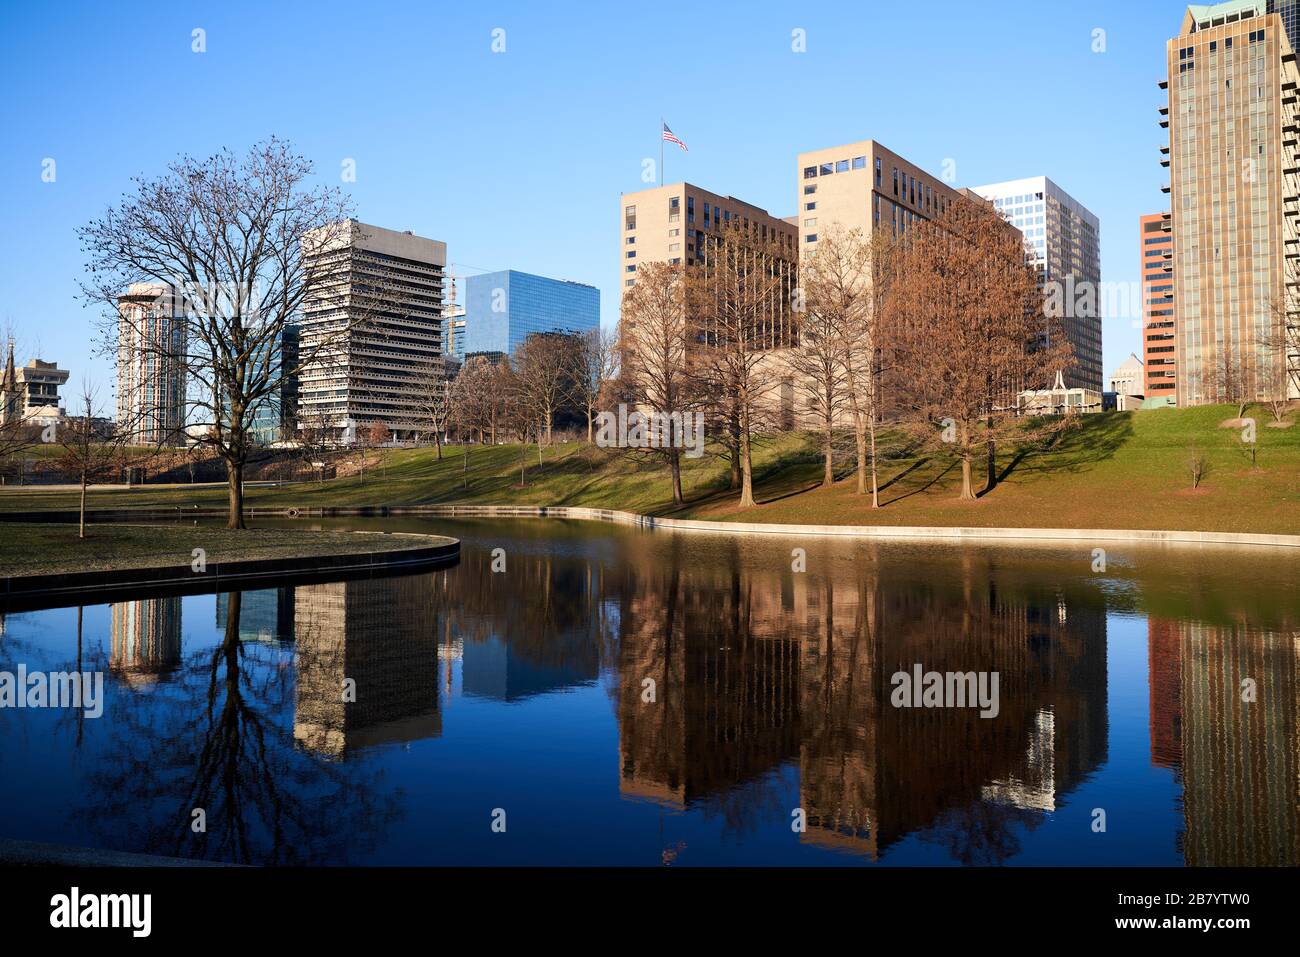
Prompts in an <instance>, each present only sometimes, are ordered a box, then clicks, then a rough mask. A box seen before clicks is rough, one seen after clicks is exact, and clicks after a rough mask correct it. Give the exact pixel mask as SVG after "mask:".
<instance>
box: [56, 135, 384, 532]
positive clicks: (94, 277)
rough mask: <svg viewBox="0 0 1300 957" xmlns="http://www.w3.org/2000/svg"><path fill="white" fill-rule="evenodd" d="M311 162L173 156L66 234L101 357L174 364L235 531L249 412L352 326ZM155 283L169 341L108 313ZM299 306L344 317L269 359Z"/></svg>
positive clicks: (335, 212) (339, 206) (340, 264)
mask: <svg viewBox="0 0 1300 957" xmlns="http://www.w3.org/2000/svg"><path fill="white" fill-rule="evenodd" d="M311 174H312V165H311V163H310V162H309V161H308V160H306V159H305V158H304V157H302V156H300V155H298V154H296V153H295V152H294V151H293V150H292V148H291V147H290V146H289V145H288V144H287V143H285V142H283V141H281V140H278V139H275V138H272V139H270V140H267V141H265V142H262V143H259V144H257V145H256V146H254V147H253V148H252V149H251V150H249V152H248V153H247V154H246V155H245V156H243V157H237V156H235V155H234V154H232V153H231V152H230V151H228V150H223V151H222V152H220V153H217V154H215V155H213V156H210V157H208V158H206V159H194V158H191V157H182V158H180V159H178V160H177V161H175V162H174V163H173V164H172V165H171V166H170V167H169V169H168V171H167V172H166V173H165V174H163V175H162V176H159V177H156V178H153V179H144V178H137V179H136V180H134V183H135V191H134V193H133V194H132V195H128V196H127V197H126V198H125V199H124V200H123V201H122V202H121V203H120V204H118V205H117V206H114V207H112V208H110V209H109V210H108V211H107V212H106V213H105V214H104V215H103V216H102V217H101V218H99V219H96V220H93V221H92V222H90V223H89V224H88V225H86V226H84V227H82V228H81V229H80V230H79V236H80V239H81V242H82V248H83V251H84V252H85V254H86V257H87V272H88V274H89V278H88V279H87V280H86V281H84V282H83V283H82V290H83V293H84V295H85V296H86V297H87V299H89V300H90V301H96V302H100V303H102V304H104V305H105V306H106V308H107V311H106V316H105V320H104V323H103V337H104V342H103V347H104V349H105V350H106V351H110V352H114V353H116V352H117V349H118V346H119V344H120V343H121V342H122V341H123V339H125V340H126V341H128V342H129V343H130V348H131V349H132V350H135V351H137V352H142V353H148V354H150V355H151V356H153V357H155V358H156V359H157V360H159V361H162V362H165V363H174V364H175V365H176V366H177V367H178V368H179V369H180V370H181V372H182V374H183V376H184V381H185V383H186V390H187V392H186V396H185V402H186V406H187V410H188V412H187V415H188V416H189V417H190V418H191V419H194V420H195V424H200V425H206V426H208V430H207V432H206V433H205V435H204V438H203V440H202V441H203V442H205V443H206V444H208V445H210V446H211V447H212V448H213V449H214V451H215V452H216V453H217V455H219V456H220V458H221V459H222V461H223V462H224V463H225V466H226V474H227V480H228V486H229V515H228V518H227V527H229V528H243V527H245V526H244V515H243V505H244V487H243V482H244V468H245V465H246V464H247V461H248V456H249V452H250V448H251V441H250V429H249V427H250V425H251V421H252V417H253V414H254V412H255V410H256V408H257V406H258V405H259V404H260V403H261V402H262V401H263V400H265V399H267V398H268V397H269V396H271V395H272V394H274V393H275V392H277V391H278V390H279V389H280V387H281V384H282V383H283V381H284V379H285V378H286V377H287V376H291V375H296V374H297V373H298V371H299V370H300V369H301V368H302V367H303V366H305V365H308V364H310V363H312V362H313V361H314V360H316V359H317V358H319V357H323V356H324V355H325V354H326V353H328V352H329V351H330V350H332V349H334V348H335V347H336V345H337V343H338V342H339V341H340V339H341V337H342V336H343V335H344V334H346V332H347V330H348V327H349V325H350V324H355V323H356V322H357V321H359V320H358V319H357V318H356V315H355V313H354V312H350V311H349V309H348V308H345V307H346V306H347V302H346V299H345V296H346V292H347V283H346V281H345V279H346V275H345V270H346V268H347V261H346V258H345V257H341V256H332V255H325V253H328V252H329V251H331V250H333V249H335V248H337V247H338V246H340V245H341V242H342V240H343V237H345V236H346V235H347V231H348V230H349V229H350V228H351V225H350V223H349V222H348V216H349V206H348V203H347V201H346V200H345V198H344V197H343V196H342V194H341V193H340V192H339V191H338V190H336V189H330V188H324V187H317V188H313V189H309V188H308V187H307V185H306V183H307V180H308V178H309V177H310V176H311ZM142 280H152V281H153V282H156V283H160V284H163V285H164V286H165V287H166V288H167V290H168V293H167V297H168V298H169V299H170V300H171V302H170V305H171V307H172V308H174V309H175V310H176V312H177V313H179V314H181V315H183V326H182V328H183V335H179V336H156V335H153V334H152V333H151V330H150V329H149V328H147V327H144V326H141V327H139V328H124V326H129V325H131V324H133V323H136V320H135V319H134V318H130V316H133V315H134V313H129V314H128V313H126V312H124V311H123V310H120V309H119V308H118V299H119V297H120V296H121V295H122V293H123V292H124V291H125V290H126V289H127V288H128V287H129V286H130V284H132V283H136V282H140V281H142ZM309 298H311V299H312V300H314V301H316V302H318V303H324V304H325V305H330V304H331V303H333V304H334V305H337V307H338V309H339V312H340V314H342V315H347V316H349V317H350V318H349V319H347V320H344V321H343V322H341V323H339V324H337V325H336V326H334V327H333V329H334V335H331V336H323V337H318V338H317V339H315V340H314V344H312V345H309V346H307V345H305V346H303V347H302V348H301V349H300V350H299V353H298V355H297V360H296V362H294V363H287V362H283V361H281V358H282V355H281V350H282V343H283V338H284V332H285V329H286V327H287V326H288V325H289V324H290V323H291V322H293V321H295V319H296V318H297V317H298V316H299V315H300V310H301V309H302V307H303V305H304V302H306V301H307V300H308V299H309Z"/></svg>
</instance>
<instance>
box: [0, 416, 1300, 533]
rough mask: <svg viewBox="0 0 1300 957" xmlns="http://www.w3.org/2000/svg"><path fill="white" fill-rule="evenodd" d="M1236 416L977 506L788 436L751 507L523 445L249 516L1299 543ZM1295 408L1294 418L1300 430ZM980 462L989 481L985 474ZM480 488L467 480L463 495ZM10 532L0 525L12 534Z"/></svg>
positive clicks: (1279, 483) (346, 484) (917, 477)
mask: <svg viewBox="0 0 1300 957" xmlns="http://www.w3.org/2000/svg"><path fill="white" fill-rule="evenodd" d="M1233 415H1235V409H1232V408H1229V407H1226V406H1206V407H1202V408H1195V409H1160V410H1152V411H1148V412H1139V413H1128V414H1119V413H1109V414H1102V415H1091V416H1085V417H1083V418H1082V419H1081V420H1080V422H1079V425H1078V427H1076V428H1074V429H1072V430H1071V431H1069V432H1067V433H1066V434H1065V435H1064V436H1063V437H1061V438H1060V439H1059V440H1058V441H1057V442H1056V443H1055V444H1054V445H1053V446H1052V447H1051V448H1050V449H1048V450H1046V451H1038V450H1025V451H1024V454H1023V455H1013V450H1010V449H1007V450H1004V451H1002V452H1000V453H999V456H998V465H999V470H1000V471H1001V472H1002V473H1003V475H1004V477H1003V480H1002V482H1001V484H999V486H998V487H997V488H996V489H995V490H994V491H993V492H992V493H991V494H989V495H986V496H982V497H981V498H980V499H979V500H978V501H976V502H960V501H958V500H957V499H956V492H957V486H958V483H959V480H960V469H959V466H958V464H957V463H956V461H955V460H953V459H951V458H950V457H946V456H943V455H939V454H935V455H928V456H923V457H919V458H918V457H914V456H909V455H902V454H900V455H898V456H897V457H895V458H891V459H889V460H887V461H885V462H884V463H883V466H882V469H881V481H882V485H883V491H882V496H881V499H882V503H883V506H884V507H882V508H880V509H879V510H872V509H871V508H870V506H869V501H868V500H865V499H864V498H862V497H860V496H858V495H856V494H854V483H853V479H852V475H851V471H852V463H851V462H847V461H846V462H844V463H843V464H842V466H841V469H840V473H841V475H842V476H843V478H842V479H841V481H839V482H838V483H837V484H836V485H835V487H834V488H831V489H821V488H819V487H818V484H819V481H820V476H821V466H820V462H819V459H818V455H817V451H816V446H815V442H814V440H813V439H812V438H811V437H810V436H806V435H784V436H780V437H777V438H775V439H772V440H770V441H766V442H763V443H760V445H759V447H758V449H757V452H756V476H757V484H756V487H757V497H758V499H759V502H760V504H759V505H758V506H757V507H756V508H754V509H749V510H744V511H742V510H740V509H738V508H737V507H736V505H735V502H736V498H737V495H736V493H734V492H731V491H729V490H728V489H727V480H726V465H725V463H724V462H723V461H721V460H720V459H718V458H714V457H710V456H706V457H705V458H703V459H698V460H686V463H685V464H686V470H685V487H686V496H687V499H688V503H687V505H686V507H685V508H682V509H674V508H673V507H672V504H671V496H670V494H669V484H668V476H667V471H666V469H665V468H664V467H663V466H662V464H661V463H660V460H658V459H656V458H653V457H650V456H642V455H637V454H633V453H620V452H616V451H613V450H602V449H595V448H591V447H589V446H586V445H585V444H581V443H570V444H565V445H558V446H555V447H553V448H548V449H546V450H545V451H544V463H543V465H541V466H540V467H539V466H538V464H537V453H536V449H535V448H531V447H530V448H529V449H528V450H527V481H526V484H525V485H524V486H523V487H521V486H520V485H519V458H520V456H519V449H518V447H517V446H496V447H483V446H473V447H471V448H470V452H469V468H468V472H467V473H462V459H461V454H460V450H459V449H449V450H448V451H447V452H446V453H445V457H444V459H443V461H441V462H439V461H437V460H436V457H435V453H434V450H432V449H415V450H394V451H391V452H388V453H386V454H385V456H384V461H383V465H382V466H380V467H372V468H371V469H369V470H368V471H367V474H366V477H365V479H364V481H363V480H362V479H361V478H359V477H356V476H352V477H348V478H342V479H335V480H331V481H328V482H325V483H323V484H318V483H312V482H306V483H299V484H295V485H291V486H286V487H281V488H267V489H263V488H254V489H250V490H249V492H248V504H249V505H250V506H254V507H256V506H264V507H265V506H272V507H275V506H289V505H296V506H306V507H312V506H329V505H336V506H344V505H414V504H426V503H446V502H463V503H475V504H532V505H587V506H598V507H606V508H620V509H625V510H628V511H634V512H643V513H649V514H656V515H673V516H677V517H697V518H706V519H713V520H741V519H743V520H747V521H762V522H778V523H801V522H808V523H817V524H862V525H867V524H890V525H989V526H1012V527H1014V526H1024V527H1029V526H1037V527H1075V528H1166V529H1202V530H1207V531H1257V532H1283V533H1300V426H1294V427H1291V428H1285V429H1276V428H1271V427H1269V426H1268V424H1267V423H1268V416H1267V415H1266V413H1265V412H1264V410H1262V409H1255V410H1252V411H1250V412H1248V415H1253V416H1254V417H1255V418H1256V420H1257V422H1258V426H1259V427H1258V433H1257V434H1258V442H1257V447H1258V458H1257V463H1256V465H1255V466H1254V467H1252V465H1251V463H1250V461H1249V459H1248V458H1247V457H1246V456H1245V455H1244V454H1243V452H1242V445H1241V443H1240V441H1239V430H1237V429H1226V428H1220V427H1219V425H1220V423H1221V422H1222V421H1224V420H1225V419H1229V418H1230V417H1232V416H1233ZM1295 418H1296V413H1294V412H1293V413H1292V414H1291V420H1292V421H1293V420H1294V419H1295ZM1193 447H1196V448H1199V449H1201V450H1202V451H1204V452H1205V454H1206V455H1207V456H1208V458H1209V463H1210V468H1209V473H1208V475H1207V476H1206V478H1205V479H1204V481H1203V483H1202V485H1201V488H1199V489H1197V490H1193V489H1192V488H1191V484H1192V483H1191V477H1190V473H1189V470H1188V467H1187V462H1188V458H1189V450H1190V449H1191V448H1193ZM983 474H984V470H983V467H982V464H981V466H980V468H978V469H977V471H976V475H977V478H979V479H981V480H982V476H983ZM463 476H465V477H466V478H467V484H465V485H464V486H463V485H462V483H463V481H465V479H464V478H463ZM224 502H225V493H224V490H222V489H219V488H212V489H198V490H195V489H187V488H185V487H184V486H145V487H141V488H136V489H131V490H120V491H119V490H104V491H94V490H92V492H91V495H90V505H91V507H92V508H108V507H114V508H116V507H131V506H144V505H152V506H158V505H164V506H184V505H193V504H198V505H208V506H215V507H220V506H223V505H224ZM75 504H76V496H75V494H74V493H72V492H68V491H59V492H54V491H42V490H40V489H39V488H24V489H16V488H5V489H0V509H4V510H31V509H49V508H73V507H75ZM2 527H3V526H0V528H2Z"/></svg>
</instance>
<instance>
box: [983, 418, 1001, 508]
mask: <svg viewBox="0 0 1300 957" xmlns="http://www.w3.org/2000/svg"><path fill="white" fill-rule="evenodd" d="M988 429H989V439H988V445H987V452H988V478H987V480H986V481H985V483H984V493H985V494H986V495H987V494H988V493H989V492H991V491H993V486H995V485H997V484H998V446H997V443H996V442H995V441H994V440H993V416H991V415H990V416H989V417H988Z"/></svg>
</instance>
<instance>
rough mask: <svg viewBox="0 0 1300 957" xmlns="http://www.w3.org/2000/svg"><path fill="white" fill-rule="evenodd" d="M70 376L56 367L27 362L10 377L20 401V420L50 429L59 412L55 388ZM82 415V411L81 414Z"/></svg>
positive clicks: (57, 395) (39, 360)
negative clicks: (12, 378)
mask: <svg viewBox="0 0 1300 957" xmlns="http://www.w3.org/2000/svg"><path fill="white" fill-rule="evenodd" d="M69 375H70V373H69V372H68V370H67V369H60V368H59V366H58V363H55V362H45V361H43V360H41V359H30V360H28V362H27V365H25V366H20V367H19V368H18V370H17V372H16V373H15V375H14V383H15V385H16V386H17V388H18V393H19V396H20V397H21V400H22V418H23V421H24V422H27V423H29V424H32V425H52V424H54V423H55V422H58V421H59V418H60V417H61V416H62V414H63V409H62V408H61V407H60V403H59V387H60V386H61V385H63V384H64V383H65V382H67V381H68V376H69ZM83 411H84V410H83Z"/></svg>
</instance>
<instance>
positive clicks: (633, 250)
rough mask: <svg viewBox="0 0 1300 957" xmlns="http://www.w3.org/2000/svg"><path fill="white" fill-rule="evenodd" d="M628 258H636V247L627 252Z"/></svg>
mask: <svg viewBox="0 0 1300 957" xmlns="http://www.w3.org/2000/svg"><path fill="white" fill-rule="evenodd" d="M627 258H628V259H636V250H635V249H632V250H629V251H628V254H627Z"/></svg>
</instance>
